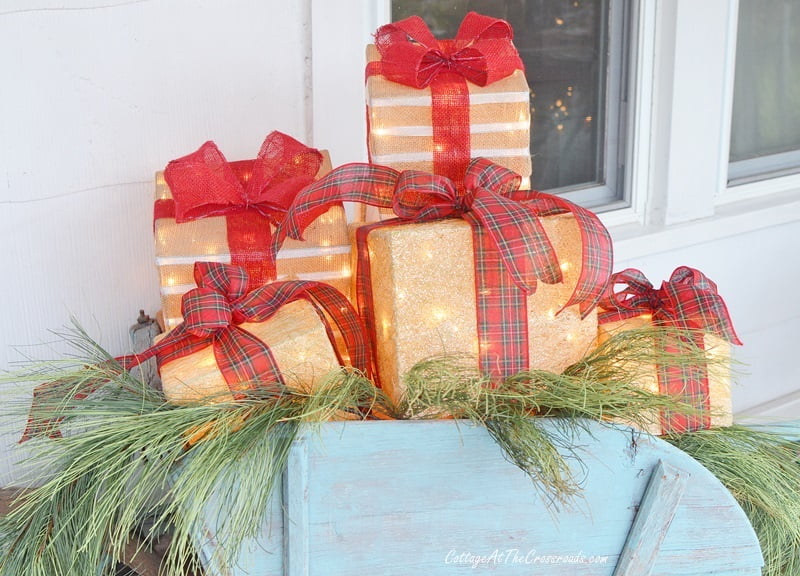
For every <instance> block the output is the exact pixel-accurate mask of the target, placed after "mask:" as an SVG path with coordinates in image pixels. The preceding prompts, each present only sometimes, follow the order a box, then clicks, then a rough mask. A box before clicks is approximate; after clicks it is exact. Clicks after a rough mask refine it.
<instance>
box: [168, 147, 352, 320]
mask: <svg viewBox="0 0 800 576" xmlns="http://www.w3.org/2000/svg"><path fill="white" fill-rule="evenodd" d="M323 156H324V161H323V165H322V167H321V168H320V171H319V174H318V176H321V175H323V174H325V173H327V172H329V171H330V169H331V163H330V157H329V156H328V154H327V152H324V153H323ZM155 197H156V199H157V200H158V199H169V198H172V195H171V194H170V190H169V187H168V186H167V184H166V182H165V181H164V177H163V173H162V172H158V173H157V174H156V194H155ZM154 230H155V244H156V263H157V265H158V271H159V278H160V283H161V305H162V309H163V312H162V313H163V317H164V322H165V324H166V327H167V328H172V327H174V326H176V325H177V324H179V323H180V322H181V320H182V318H181V297H182V296H183V294H185V293H186V292H188V291H189V290H190V289H191V288H193V287H194V286H195V283H194V263H195V262H197V261H213V262H223V263H226V264H229V263H230V262H231V254H230V248H229V247H228V240H227V235H228V234H227V226H226V223H225V218H224V217H222V216H214V217H210V218H201V219H199V220H192V221H190V222H184V223H181V224H178V223H176V222H175V219H174V218H159V219H157V220H156V221H155V225H154ZM304 237H305V240H304V241H299V240H292V239H287V240H286V241H285V242H284V244H283V247H282V248H281V250H280V252H279V253H278V260H277V262H276V266H277V273H278V280H298V279H300V280H316V281H320V282H325V283H327V284H331V285H333V286H334V287H335V288H337V289H338V290H340V291H342V292H343V293H344V294H348V290H349V286H350V275H351V272H350V270H351V268H350V254H349V252H350V246H349V240H348V236H347V220H346V215H345V211H344V208H343V207H342V206H333V207H332V208H331V209H330V210H328V211H327V212H325V213H324V214H322V215H321V216H319V217H318V218H317V219H316V220H315V221H314V222H312V223H311V225H310V226H309V227H308V228H307V229H306V231H305V234H304Z"/></svg>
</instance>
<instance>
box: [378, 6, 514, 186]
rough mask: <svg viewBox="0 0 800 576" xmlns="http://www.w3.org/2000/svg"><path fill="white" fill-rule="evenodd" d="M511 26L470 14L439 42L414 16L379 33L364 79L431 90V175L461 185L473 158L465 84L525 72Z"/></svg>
mask: <svg viewBox="0 0 800 576" xmlns="http://www.w3.org/2000/svg"><path fill="white" fill-rule="evenodd" d="M513 38H514V33H513V31H512V29H511V26H510V25H509V24H508V22H506V21H504V20H499V19H497V18H491V17H489V16H483V15H480V14H477V13H475V12H470V13H468V14H467V15H466V16H465V17H464V20H463V21H462V22H461V25H460V26H459V29H458V32H457V34H456V37H455V38H454V39H452V40H437V39H436V38H435V37H434V36H433V34H432V33H431V31H430V29H429V28H428V27H427V25H426V24H425V22H424V20H422V18H420V17H419V16H412V17H410V18H406V19H405V20H400V21H398V22H393V23H391V24H386V25H385V26H381V27H380V28H378V30H377V32H376V33H375V46H376V48H377V49H378V52H380V55H381V59H380V61H378V62H370V63H369V64H368V65H367V70H366V75H367V76H368V77H369V76H372V75H381V76H383V77H385V78H386V79H388V80H391V81H392V82H398V83H400V84H404V85H406V86H411V87H413V88H426V87H429V88H430V90H431V124H432V128H433V167H434V169H433V171H434V172H435V173H436V174H441V175H443V176H446V177H448V178H450V179H451V180H454V181H455V182H457V183H458V184H460V183H461V179H462V178H463V177H464V174H465V172H466V169H467V165H468V164H469V160H470V156H471V153H470V150H471V145H470V127H469V126H470V120H469V106H470V104H469V91H468V90H467V81H469V82H471V83H473V84H477V85H478V86H486V85H488V84H492V83H493V82H496V81H498V80H501V79H503V78H505V77H507V76H509V75H511V74H513V73H514V71H515V70H523V69H524V65H523V63H522V60H521V59H520V57H519V53H518V52H517V49H516V48H515V47H514V44H513V42H512V40H513Z"/></svg>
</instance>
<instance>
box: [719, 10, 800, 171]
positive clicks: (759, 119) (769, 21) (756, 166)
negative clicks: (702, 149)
mask: <svg viewBox="0 0 800 576" xmlns="http://www.w3.org/2000/svg"><path fill="white" fill-rule="evenodd" d="M798 30H800V0H740V1H739V19H738V34H737V46H736V72H735V77H734V91H733V113H732V119H731V142H730V166H729V171H728V180H729V182H730V184H732V185H736V184H744V183H747V182H751V181H755V180H762V179H764V178H770V177H776V176H783V175H786V174H793V173H797V172H800V58H798V54H800V35H799V34H798V33H797V31H798Z"/></svg>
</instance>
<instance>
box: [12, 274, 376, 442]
mask: <svg viewBox="0 0 800 576" xmlns="http://www.w3.org/2000/svg"><path fill="white" fill-rule="evenodd" d="M194 274H195V281H196V282H197V286H198V287H197V288H194V289H192V290H190V291H189V292H187V293H186V294H184V296H183V301H182V308H183V310H182V312H183V316H184V321H183V323H181V324H179V325H178V326H176V327H175V328H174V329H173V330H171V331H170V332H169V333H168V334H167V336H166V337H164V339H163V340H161V341H160V342H159V343H158V344H155V345H153V346H151V347H150V348H148V349H147V350H146V351H145V352H143V353H141V354H136V355H130V356H123V357H121V358H117V361H118V362H119V363H120V364H121V365H122V367H123V368H124V369H126V370H129V369H131V368H133V367H134V366H136V365H138V364H140V363H142V362H144V361H145V360H148V359H149V358H156V359H157V361H158V365H159V366H161V365H163V364H165V363H167V362H169V361H171V360H175V359H177V358H181V357H183V356H188V355H189V354H192V353H194V352H198V351H200V350H202V349H204V348H207V347H208V346H212V348H213V351H214V358H215V359H216V361H217V366H218V367H219V370H220V372H221V373H222V376H223V377H224V378H225V382H226V383H227V384H228V387H229V388H230V390H231V392H233V395H234V398H242V397H244V396H246V391H247V390H253V389H254V388H255V387H256V386H258V387H264V386H269V385H270V383H273V385H276V384H283V377H282V376H281V373H280V369H279V367H278V365H277V364H276V363H275V359H274V358H273V356H272V353H271V352H270V349H269V346H268V345H267V344H266V343H264V342H262V341H261V340H259V339H258V338H256V337H255V336H254V335H252V334H251V333H249V332H248V331H246V330H244V329H243V328H241V326H240V324H242V323H244V322H264V321H266V320H268V319H269V318H271V317H272V316H273V315H274V314H275V313H276V312H277V311H278V310H279V309H280V308H281V307H282V306H283V305H285V304H288V303H289V302H293V301H295V300H299V299H304V300H307V301H308V302H309V303H310V304H311V305H312V306H313V307H314V309H315V310H316V312H317V314H318V315H319V317H320V320H321V321H322V322H323V325H324V326H325V330H326V332H327V333H328V338H329V340H330V341H331V343H334V350H335V352H336V356H337V358H338V359H339V363H340V364H343V355H342V353H341V351H340V350H339V349H337V348H336V346H335V343H336V338H335V332H334V328H335V329H336V331H337V332H338V333H339V334H340V335H341V337H342V341H343V342H344V345H345V348H346V352H347V355H348V356H349V363H350V365H351V366H353V367H354V368H356V369H358V370H360V371H362V372H364V373H365V374H367V375H369V373H370V372H369V359H370V354H371V353H370V346H369V340H368V339H367V337H366V334H365V331H364V327H363V325H362V324H361V321H360V319H359V317H358V315H357V314H356V311H355V309H354V308H353V306H352V305H351V304H350V302H349V301H348V300H347V298H346V297H345V296H344V295H342V294H341V293H340V292H339V291H338V290H336V289H335V288H333V287H332V286H329V285H327V284H323V283H320V282H309V281H302V280H291V281H286V282H272V283H269V284H266V285H264V286H261V287H260V288H257V289H256V290H253V291H252V292H249V291H248V284H249V283H248V278H247V273H246V272H245V270H244V269H242V268H240V267H238V266H232V265H228V264H219V263H215V262H197V263H196V264H195V271H194ZM100 385H102V382H98V383H90V384H89V385H87V386H86V387H85V389H84V390H82V391H81V392H80V393H79V394H77V395H75V398H76V399H77V400H81V399H84V398H86V397H87V396H88V395H89V394H91V393H92V392H93V391H94V390H96V389H97V387H98V386H100ZM52 392H53V385H52V384H43V385H41V386H38V387H37V388H36V390H34V400H33V406H32V408H31V413H32V417H31V418H29V420H28V426H27V428H26V430H25V433H24V436H23V440H26V439H28V438H30V437H31V436H33V435H38V434H45V433H46V434H48V435H50V436H51V437H57V436H59V432H58V430H57V429H56V427H55V426H56V424H57V423H56V422H53V421H51V420H46V419H41V418H36V417H35V414H36V411H37V407H38V405H37V398H40V397H41V396H42V395H45V394H50V393H52Z"/></svg>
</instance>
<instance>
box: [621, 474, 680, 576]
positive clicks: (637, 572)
mask: <svg viewBox="0 0 800 576" xmlns="http://www.w3.org/2000/svg"><path fill="white" fill-rule="evenodd" d="M688 481H689V474H688V473H687V472H685V471H684V470H681V469H679V468H676V467H674V466H672V465H670V464H666V463H664V461H662V460H659V461H658V462H657V463H656V467H655V468H654V469H653V472H652V474H650V481H649V482H648V483H647V487H646V488H645V490H644V495H643V496H642V501H641V502H640V503H639V510H638V512H636V517H635V518H634V520H633V525H632V526H631V529H630V532H628V538H627V540H625V546H624V547H623V549H622V552H621V553H620V555H619V561H618V562H617V567H616V569H615V570H614V576H649V575H650V572H651V571H652V569H653V567H654V566H655V565H656V562H657V559H658V554H659V552H660V551H661V544H662V543H663V542H664V538H666V536H667V533H668V532H669V527H670V524H672V519H673V518H674V517H675V511H676V510H677V509H678V505H679V504H680V502H681V498H682V497H683V493H684V492H686V485H687V483H688Z"/></svg>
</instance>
